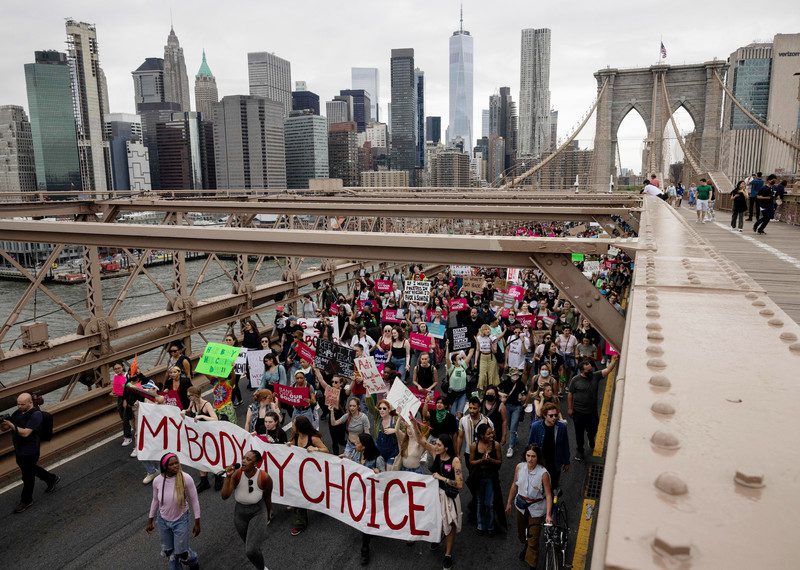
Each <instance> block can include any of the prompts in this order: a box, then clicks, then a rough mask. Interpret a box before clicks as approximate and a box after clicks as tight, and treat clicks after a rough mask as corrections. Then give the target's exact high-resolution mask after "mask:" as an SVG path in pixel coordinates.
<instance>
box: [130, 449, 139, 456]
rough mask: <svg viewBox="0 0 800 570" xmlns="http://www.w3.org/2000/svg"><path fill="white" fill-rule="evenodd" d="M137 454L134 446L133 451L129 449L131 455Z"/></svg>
mask: <svg viewBox="0 0 800 570" xmlns="http://www.w3.org/2000/svg"><path fill="white" fill-rule="evenodd" d="M137 454H138V451H136V448H135V447H134V448H133V451H131V457H136V455H137Z"/></svg>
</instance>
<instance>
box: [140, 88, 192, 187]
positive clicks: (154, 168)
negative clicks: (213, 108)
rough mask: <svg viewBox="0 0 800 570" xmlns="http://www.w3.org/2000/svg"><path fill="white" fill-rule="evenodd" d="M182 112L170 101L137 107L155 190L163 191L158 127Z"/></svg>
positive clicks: (178, 106)
mask: <svg viewBox="0 0 800 570" xmlns="http://www.w3.org/2000/svg"><path fill="white" fill-rule="evenodd" d="M180 110H181V109H180V105H179V104H178V103H172V102H170V101H162V102H160V103H141V104H139V105H137V112H138V114H139V116H140V117H141V119H142V142H143V143H144V146H145V147H147V157H148V161H149V163H150V184H151V187H152V189H153V190H161V177H160V175H159V172H160V168H159V161H158V142H157V140H156V134H157V133H156V125H157V124H158V123H163V122H164V121H169V120H171V119H172V113H177V112H180Z"/></svg>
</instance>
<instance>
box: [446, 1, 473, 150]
mask: <svg viewBox="0 0 800 570" xmlns="http://www.w3.org/2000/svg"><path fill="white" fill-rule="evenodd" d="M449 119H450V123H449V125H450V126H449V127H448V128H447V136H448V140H447V141H445V142H447V143H449V142H451V141H452V140H453V139H456V138H459V137H460V138H461V139H463V140H464V142H465V145H466V148H470V146H471V145H472V36H471V35H469V32H468V31H466V30H464V13H463V9H462V12H461V19H460V20H459V26H458V30H456V31H455V32H453V35H452V36H450V117H449Z"/></svg>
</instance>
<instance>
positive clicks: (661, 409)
mask: <svg viewBox="0 0 800 570" xmlns="http://www.w3.org/2000/svg"><path fill="white" fill-rule="evenodd" d="M650 409H651V410H652V411H653V413H656V414H661V415H662V416H671V415H673V414H674V413H675V406H673V405H672V404H670V403H669V402H664V401H658V402H653V405H652V406H650Z"/></svg>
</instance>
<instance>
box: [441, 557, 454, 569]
mask: <svg viewBox="0 0 800 570" xmlns="http://www.w3.org/2000/svg"><path fill="white" fill-rule="evenodd" d="M452 567H453V557H452V556H451V555H450V554H447V555H446V556H445V557H444V564H442V568H444V570H449V569H450V568H452Z"/></svg>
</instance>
